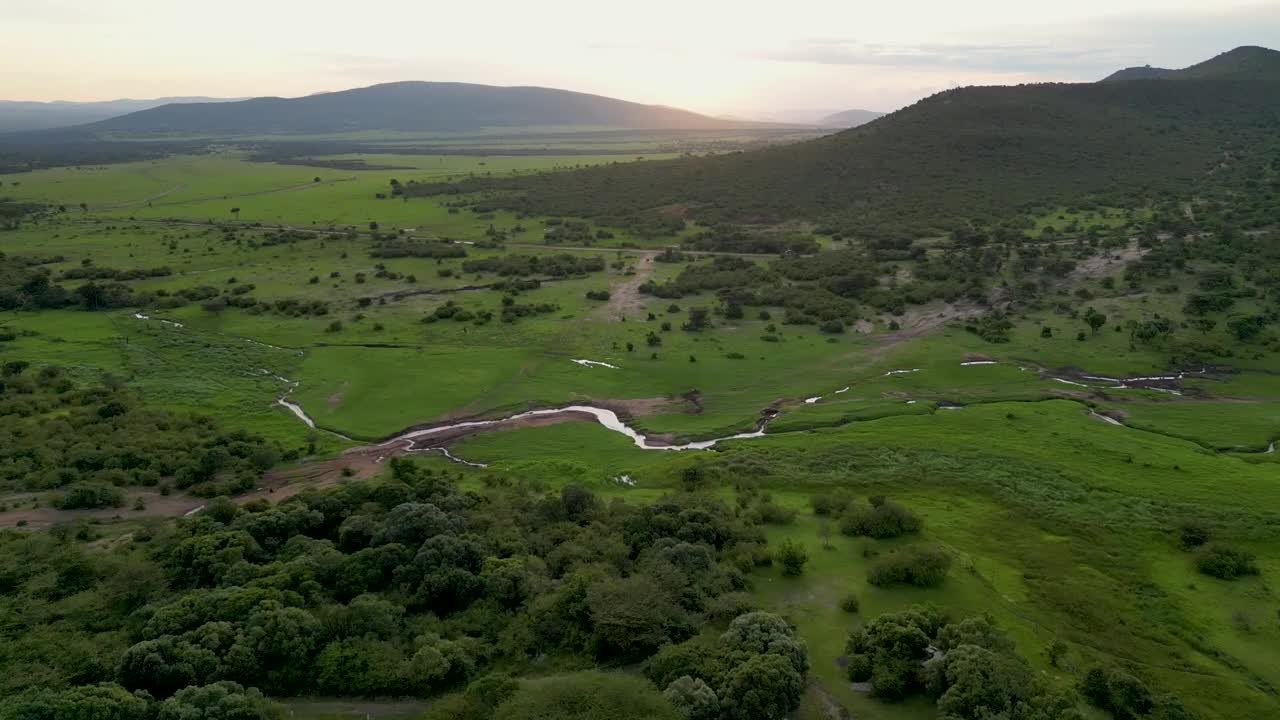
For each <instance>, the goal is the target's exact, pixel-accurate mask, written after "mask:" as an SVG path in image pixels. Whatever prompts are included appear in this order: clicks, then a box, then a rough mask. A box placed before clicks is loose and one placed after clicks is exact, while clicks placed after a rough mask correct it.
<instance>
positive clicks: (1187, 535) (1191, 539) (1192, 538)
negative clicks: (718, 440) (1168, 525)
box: [1178, 520, 1212, 550]
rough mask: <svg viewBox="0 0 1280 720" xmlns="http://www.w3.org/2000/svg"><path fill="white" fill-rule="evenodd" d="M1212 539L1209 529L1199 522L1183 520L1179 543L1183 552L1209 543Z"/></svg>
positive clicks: (1179, 532) (1180, 526)
mask: <svg viewBox="0 0 1280 720" xmlns="http://www.w3.org/2000/svg"><path fill="white" fill-rule="evenodd" d="M1210 537H1212V532H1210V530H1209V527H1208V526H1207V525H1205V524H1204V523H1202V522H1200V521H1199V520H1183V521H1182V524H1181V525H1179V526H1178V542H1179V543H1181V544H1182V549H1183V550H1191V549H1194V548H1198V547H1200V546H1201V545H1204V544H1205V543H1207V542H1209V538H1210Z"/></svg>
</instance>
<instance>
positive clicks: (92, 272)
mask: <svg viewBox="0 0 1280 720" xmlns="http://www.w3.org/2000/svg"><path fill="white" fill-rule="evenodd" d="M172 274H173V269H172V268H169V267H167V266H165V267H155V268H130V269H128V270H121V269H119V268H109V267H98V266H96V265H84V266H81V267H78V268H68V269H66V270H63V271H62V272H61V273H60V274H59V279H60V280H115V281H117V282H128V281H130V280H146V279H148V278H158V277H168V276H170V275H172Z"/></svg>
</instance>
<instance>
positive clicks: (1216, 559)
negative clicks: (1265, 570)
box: [1196, 543, 1258, 580]
mask: <svg viewBox="0 0 1280 720" xmlns="http://www.w3.org/2000/svg"><path fill="white" fill-rule="evenodd" d="M1196 567H1197V568H1198V569H1199V570H1200V572H1202V573H1204V574H1205V575H1212V576H1213V577H1216V578H1220V579H1222V580H1235V579H1236V578H1238V577H1240V576H1241V575H1257V574H1258V564H1257V559H1256V558H1255V557H1254V555H1253V553H1251V552H1249V551H1247V550H1241V549H1239V548H1235V547H1232V546H1230V545H1226V544H1223V543H1210V544H1208V545H1205V546H1203V547H1202V548H1200V551H1199V552H1198V553H1196Z"/></svg>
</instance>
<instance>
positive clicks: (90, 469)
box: [0, 361, 287, 507]
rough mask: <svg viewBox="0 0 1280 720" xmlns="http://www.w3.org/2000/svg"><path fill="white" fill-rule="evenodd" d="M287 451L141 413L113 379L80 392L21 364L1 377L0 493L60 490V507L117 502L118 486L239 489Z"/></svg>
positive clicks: (58, 373) (207, 423) (187, 419)
mask: <svg viewBox="0 0 1280 720" xmlns="http://www.w3.org/2000/svg"><path fill="white" fill-rule="evenodd" d="M286 454H287V453H283V452H282V451H281V450H280V449H279V448H278V447H277V446H275V445H274V444H270V443H268V442H266V441H265V440H264V439H263V438H261V437H259V436H256V435H253V434H250V433H246V432H243V431H227V430H225V429H223V428H221V427H220V426H219V424H218V423H217V422H215V421H214V420H213V419H212V418H210V417H203V416H197V415H184V414H178V413H171V412H165V411H161V410H155V409H151V408H147V407H145V406H144V405H143V404H142V403H141V402H140V401H139V400H138V399H137V398H136V397H134V396H133V395H132V394H131V393H129V392H128V391H126V390H125V389H123V388H122V387H121V386H120V385H119V383H117V382H115V381H111V382H109V383H108V384H106V385H103V386H98V387H79V386H77V385H76V384H75V383H74V382H72V381H71V379H70V378H69V377H68V376H67V374H66V373H65V372H64V371H62V370H61V369H59V368H57V367H54V366H46V367H43V368H40V369H39V370H38V371H37V370H34V369H29V368H27V367H26V363H23V362H21V361H14V362H10V363H7V364H6V365H5V366H4V368H3V373H2V375H0V486H3V487H6V488H10V489H24V490H51V489H63V490H64V493H63V495H62V497H61V499H60V500H59V501H58V502H59V503H60V504H61V505H62V506H63V507H105V506H113V505H119V504H120V500H121V498H120V494H119V492H118V491H116V490H115V488H117V487H121V486H126V485H146V486H155V485H159V484H162V483H169V484H172V485H174V486H176V487H180V488H188V489H189V490H190V491H191V492H196V493H204V494H217V493H220V492H241V491H243V490H247V489H249V488H252V487H253V486H254V484H255V483H256V482H257V480H258V478H259V477H261V475H262V473H263V472H264V471H265V470H267V469H268V468H270V467H271V466H273V465H275V464H276V463H277V462H279V460H280V459H281V457H283V456H284V455H286Z"/></svg>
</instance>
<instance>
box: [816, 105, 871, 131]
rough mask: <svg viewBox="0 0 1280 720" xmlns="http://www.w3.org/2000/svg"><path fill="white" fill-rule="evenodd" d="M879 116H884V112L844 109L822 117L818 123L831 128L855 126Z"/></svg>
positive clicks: (864, 123)
mask: <svg viewBox="0 0 1280 720" xmlns="http://www.w3.org/2000/svg"><path fill="white" fill-rule="evenodd" d="M879 117H884V113H882V112H876V111H875V110H857V109H854V110H844V111H842V112H838V113H832V114H830V115H828V116H826V117H824V118H822V119H821V120H819V121H818V124H819V125H821V126H822V127H830V128H855V127H858V126H859V125H866V124H867V123H869V122H871V121H872V120H875V119H876V118H879Z"/></svg>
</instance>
